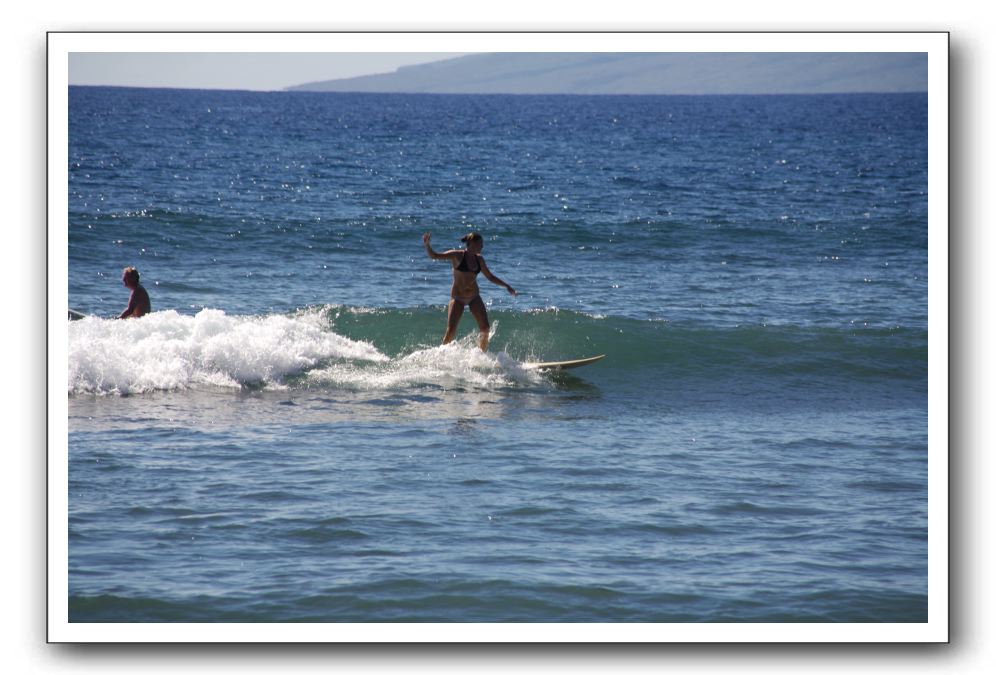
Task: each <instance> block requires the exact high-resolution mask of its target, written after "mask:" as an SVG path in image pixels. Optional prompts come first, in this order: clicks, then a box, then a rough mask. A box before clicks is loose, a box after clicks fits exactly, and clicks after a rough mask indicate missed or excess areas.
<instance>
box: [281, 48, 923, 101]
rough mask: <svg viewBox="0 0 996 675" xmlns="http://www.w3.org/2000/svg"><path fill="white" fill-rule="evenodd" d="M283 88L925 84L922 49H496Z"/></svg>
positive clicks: (731, 89) (635, 89)
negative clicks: (789, 51) (823, 50)
mask: <svg viewBox="0 0 996 675" xmlns="http://www.w3.org/2000/svg"><path fill="white" fill-rule="evenodd" d="M286 90H287V91H316V92H321V91H325V92H381V93H427V94H428V93H434V94H690V95H691V94H831V93H833V94H837V93H900V92H925V91H927V54H926V53H898V52H861V53H859V52H832V53H830V52H823V53H816V52H813V53H787V52H764V53H760V52H759V53H734V52H729V53H726V52H710V53H690V52H689V53H685V52H682V53H676V52H675V53H672V52H667V53H663V52H662V53H647V52H639V53H564V52H541V53H498V54H472V55H469V56H461V57H457V58H452V59H446V60H443V61H436V62H433V63H426V64H420V65H414V66H405V67H402V68H399V69H398V70H397V71H395V72H393V73H385V74H381V75H366V76H363V77H351V78H345V79H339V80H327V81H322V82H310V83H306V84H300V85H297V86H293V87H287V89H286Z"/></svg>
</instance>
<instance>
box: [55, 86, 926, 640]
mask: <svg viewBox="0 0 996 675" xmlns="http://www.w3.org/2000/svg"><path fill="white" fill-rule="evenodd" d="M69 100H70V126H69V158H70V164H69V167H68V169H69V184H68V190H69V232H68V238H69V288H68V299H69V305H70V306H71V307H72V308H74V309H77V310H80V311H82V312H84V313H86V314H87V315H88V317H87V318H86V319H83V320H81V321H72V322H70V323H69V326H68V329H69V345H68V347H69V363H68V397H69V481H70V485H69V514H68V517H69V591H70V598H69V618H70V620H71V621H75V622H106V621H125V622H283V621H319V622H338V621H348V622H382V621H391V622H394V621H403V622H413V621H439V622H782V621H803V622H923V621H926V619H927V515H926V509H927V280H928V277H927V272H928V270H927V210H926V209H927V198H928V195H927V131H926V123H927V100H926V95H925V94H924V95H840V96H830V95H828V96H721V97H708V96H703V97H658V96H619V97H616V96H593V97H583V96H456V95H454V96H446V95H377V94H365V95H358V94H356V95H353V94H309V93H287V92H284V93H252V92H223V91H185V90H154V89H123V88H98V87H82V88H80V87H71V88H70V98H69ZM470 230H477V231H480V232H481V233H482V234H483V235H484V240H485V245H484V251H483V255H484V257H485V259H486V260H487V262H488V265H489V266H490V268H491V269H492V270H493V271H494V272H495V273H496V274H497V275H498V276H500V277H501V278H503V279H504V280H506V281H508V282H509V283H510V284H512V285H513V286H515V288H516V289H517V290H518V291H519V295H518V296H517V297H512V296H510V295H509V294H508V293H506V292H505V290H504V289H502V288H499V287H498V286H494V285H491V284H488V283H487V282H486V281H484V280H483V279H481V284H482V295H483V297H484V299H485V301H486V303H487V305H488V311H489V313H490V316H491V319H492V323H493V327H492V329H493V336H492V341H491V348H490V350H489V352H488V353H486V354H484V353H481V352H480V351H479V350H478V349H477V348H476V347H475V342H474V340H475V333H476V325H475V324H474V322H473V320H472V319H471V318H470V317H469V316H467V317H465V318H464V320H463V323H462V325H461V331H460V336H459V339H458V340H457V341H456V342H455V343H453V344H451V345H447V346H441V345H440V344H439V342H440V339H441V337H442V333H443V329H444V324H445V312H446V309H445V308H446V302H447V300H448V295H449V287H450V278H451V275H450V272H449V266H448V264H446V263H440V262H434V261H432V260H430V259H429V258H428V257H427V256H426V255H425V252H424V250H423V248H422V241H421V235H422V233H423V232H426V231H431V232H432V234H433V239H432V241H433V245H434V246H435V247H436V248H437V250H444V249H446V248H450V247H453V248H456V247H459V246H460V243H459V238H460V237H461V236H462V235H463V234H465V233H467V232H468V231H470ZM128 265H134V266H135V267H137V268H138V269H139V271H140V272H141V275H142V282H143V284H144V285H145V286H146V288H147V289H148V290H149V293H150V295H151V297H152V305H153V310H154V312H153V313H152V314H151V315H149V316H146V317H143V318H141V319H138V320H130V321H114V320H111V317H113V316H116V315H117V314H118V313H120V311H121V310H122V309H123V308H124V306H125V304H126V303H127V289H125V288H124V287H123V286H122V285H121V282H120V274H121V269H122V268H123V267H125V266H128ZM602 353H604V354H607V357H606V358H605V359H604V360H603V361H601V362H599V363H597V364H594V365H591V366H588V367H585V368H582V369H579V370H576V371H570V372H564V373H538V372H536V371H532V370H528V369H524V368H523V367H522V362H524V361H529V360H536V359H541V360H558V359H563V358H576V357H582V356H589V355H594V354H602Z"/></svg>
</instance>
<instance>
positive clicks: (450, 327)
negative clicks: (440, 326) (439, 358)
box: [443, 300, 463, 345]
mask: <svg viewBox="0 0 996 675" xmlns="http://www.w3.org/2000/svg"><path fill="white" fill-rule="evenodd" d="M462 316H463V303H462V302H460V301H459V300H450V309H449V312H448V313H447V315H446V333H445V334H444V335H443V344H444V345H446V344H449V343H450V342H453V338H455V337H456V332H457V326H459V325H460V317H462Z"/></svg>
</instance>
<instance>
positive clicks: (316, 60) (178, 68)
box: [69, 52, 465, 91]
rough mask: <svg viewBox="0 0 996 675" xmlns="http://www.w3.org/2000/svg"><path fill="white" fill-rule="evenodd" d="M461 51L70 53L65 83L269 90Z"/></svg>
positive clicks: (391, 68) (390, 68) (390, 69)
mask: <svg viewBox="0 0 996 675" xmlns="http://www.w3.org/2000/svg"><path fill="white" fill-rule="evenodd" d="M464 54H465V53H445V52H432V53H429V52H424V53H413V52H407V53H381V52H377V53H253V54H250V53H241V54H240V53H224V52H212V53H193V52H191V53H182V52H173V53H155V52H142V53H134V52H131V53H128V52H72V53H70V54H69V84H71V85H72V84H77V85H114V86H128V87H179V88H185V89H249V90H255V91H273V90H280V89H283V88H284V87H289V86H292V85H295V84H304V83H306V82H315V81H319V80H334V79H339V78H343V77H356V76H358V75H372V74H375V73H389V72H393V71H394V70H396V69H397V68H398V67H399V66H405V65H412V64H416V63H427V62H429V61H438V60H441V59H447V58H455V57H458V56H463V55H464Z"/></svg>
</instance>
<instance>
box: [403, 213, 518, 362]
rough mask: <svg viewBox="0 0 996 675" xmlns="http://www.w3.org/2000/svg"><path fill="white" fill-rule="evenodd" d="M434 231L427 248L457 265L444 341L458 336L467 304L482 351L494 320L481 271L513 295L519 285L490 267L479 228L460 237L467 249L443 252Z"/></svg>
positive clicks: (435, 256)
mask: <svg viewBox="0 0 996 675" xmlns="http://www.w3.org/2000/svg"><path fill="white" fill-rule="evenodd" d="M431 238H432V235H431V234H430V233H428V232H426V233H425V234H423V235H422V243H423V244H424V245H425V252H426V253H428V254H429V257H430V258H432V259H433V260H449V261H450V264H451V265H452V266H453V288H452V289H451V290H450V297H451V298H452V299H451V300H450V307H449V312H448V314H447V317H446V334H445V335H443V344H444V345H445V344H448V343H449V342H452V341H453V338H454V337H456V331H457V325H458V324H459V323H460V317H462V316H463V308H464V307H469V308H470V313H471V314H473V315H474V318H475V319H477V327H478V328H479V329H480V331H481V334H480V337H479V338H478V342H477V344H478V345H479V346H480V347H481V351H487V349H488V337H489V335H490V329H491V324H489V323H488V310H487V308H485V306H484V301H483V300H481V291H480V289H479V288H478V287H477V275H478V274H479V273H481V272H483V273H484V276H485V277H486V278H487V280H488V281H490V282H491V283H493V284H497V285H498V286H504V287H505V288H507V289H508V292H509V293H511V294H512V295H518V293H516V292H515V289H514V288H512V287H511V286H509V285H508V284H506V283H505V282H504V281H502V280H501V279H499V278H498V277H496V276H495V275H494V274H492V273H491V270H489V269H488V265H487V263H485V262H484V257H483V256H482V255H481V249H483V248H484V238H483V237H482V236H481V235H480V234H478V233H477V232H471V233H470V234H468V235H466V236H464V237H463V238H461V240H460V241H462V242H464V244H466V246H467V247H466V248H465V249H463V250H459V249H451V250H449V251H444V252H443V253H436V252H435V251H433V250H432V245H431V244H430V243H429V241H430V239H431Z"/></svg>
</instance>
